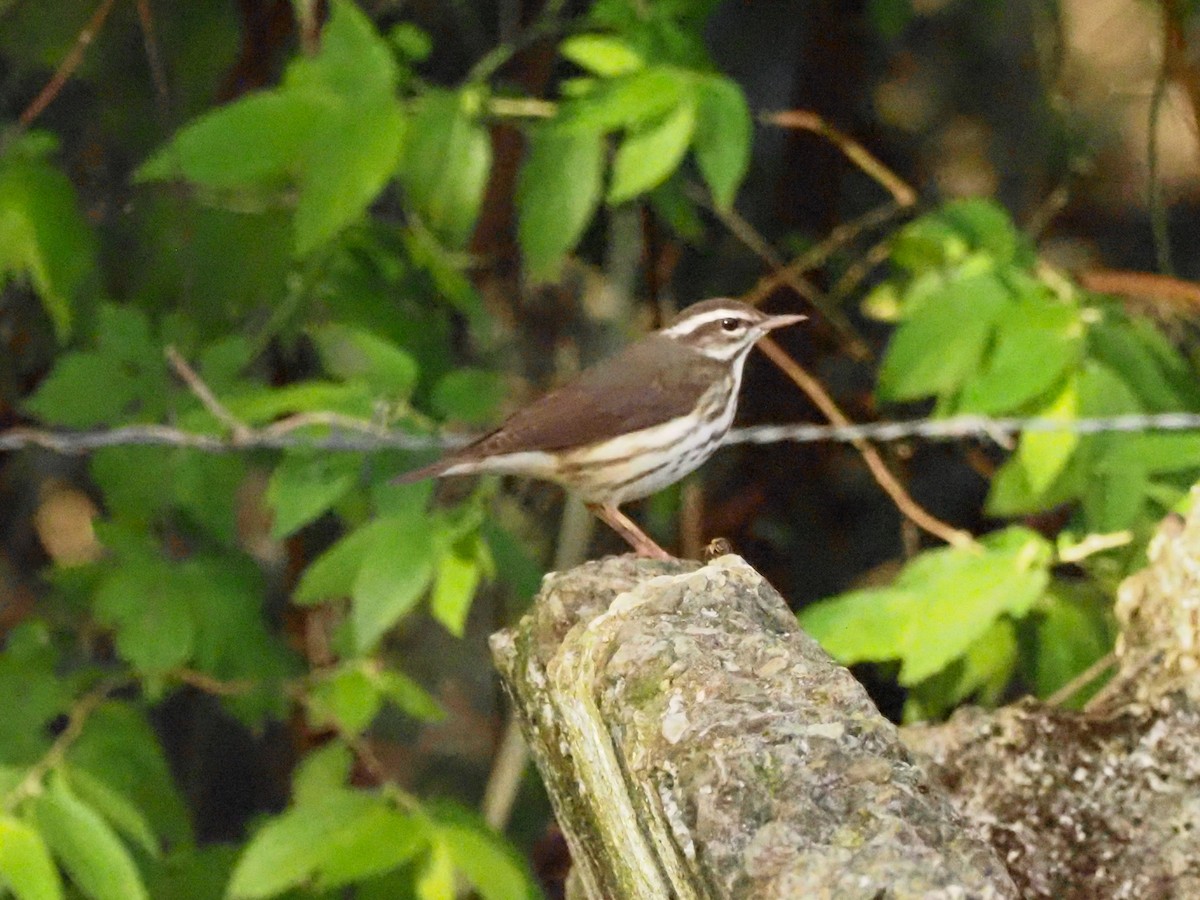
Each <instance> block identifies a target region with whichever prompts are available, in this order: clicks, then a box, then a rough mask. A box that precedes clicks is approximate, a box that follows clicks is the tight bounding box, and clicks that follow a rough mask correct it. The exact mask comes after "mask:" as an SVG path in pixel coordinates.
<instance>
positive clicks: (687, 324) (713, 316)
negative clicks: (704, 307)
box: [662, 309, 754, 337]
mask: <svg viewBox="0 0 1200 900" xmlns="http://www.w3.org/2000/svg"><path fill="white" fill-rule="evenodd" d="M722 319H737V320H738V321H739V322H741V323H743V324H744V325H745V326H746V327H747V328H748V327H750V326H751V325H753V324H754V323H753V322H752V321H750V320H749V319H748V318H747V317H746V314H745V312H743V311H742V310H740V309H710V310H709V311H708V312H706V313H703V314H701V315H698V316H693V317H692V318H690V319H684V320H683V321H682V322H678V323H676V324H675V325H672V326H671V327H670V328H664V329H663V330H662V333H663V334H665V335H668V336H670V337H682V336H683V335H685V334H691V333H692V332H693V331H695V330H696V329H698V328H703V327H704V326H705V325H711V324H712V323H713V322H719V321H721V320H722Z"/></svg>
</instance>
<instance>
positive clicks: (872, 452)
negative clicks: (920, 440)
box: [758, 337, 977, 547]
mask: <svg viewBox="0 0 1200 900" xmlns="http://www.w3.org/2000/svg"><path fill="white" fill-rule="evenodd" d="M758 346H759V347H760V348H761V349H762V351H763V352H764V353H766V354H767V356H768V357H769V358H770V359H771V361H772V362H773V363H775V365H777V366H779V368H780V369H782V370H783V372H784V374H785V375H787V376H788V377H789V378H790V379H792V381H793V382H795V384H796V386H797V387H799V388H800V390H802V391H804V393H805V394H807V395H808V397H809V399H810V400H812V401H813V403H815V404H816V405H817V407H818V408H819V409H820V410H821V412H822V413H823V414H824V415H825V418H827V419H828V420H829V421H830V422H832V423H833V424H834V425H841V426H846V425H849V424H850V420H849V419H848V418H847V417H846V415H845V413H843V412H842V411H841V409H839V408H838V405H837V404H836V403H834V401H833V398H832V397H830V396H829V394H828V393H826V391H825V388H823V387H822V386H821V383H820V382H819V381H817V380H816V379H815V378H813V377H812V376H811V375H809V374H808V372H807V371H805V369H804V367H803V366H801V365H800V364H799V363H798V362H796V361H795V360H794V359H792V358H791V357H790V356H788V354H787V352H786V351H785V350H784V349H783V348H782V347H780V346H779V345H778V344H777V343H775V341H773V340H771V338H769V337H765V338H763V339H762V340H760V341H759V342H758ZM851 443H852V444H853V445H854V449H856V450H857V451H858V452H859V454H861V456H862V458H863V460H864V461H865V462H866V464H867V468H868V469H870V470H871V474H872V475H873V476H874V477H875V480H876V481H877V482H878V483H879V486H880V487H881V488H883V490H884V492H885V493H886V494H887V495H888V496H889V497H891V498H892V502H893V503H895V504H896V508H897V509H899V510H900V512H901V514H902V515H904V516H905V517H906V518H907V519H908V520H909V521H911V522H912V523H913V524H914V525H916V526H917V527H918V528H920V529H922V530H923V531H926V532H928V533H929V534H932V535H933V536H934V537H936V538H939V539H940V540H943V541H945V542H946V543H947V544H950V545H951V546H952V547H975V546H977V545H976V542H975V538H973V537H972V536H971V534H970V532H967V531H962V530H960V529H958V528H954V527H952V526H950V525H948V524H946V523H945V522H943V521H942V520H941V519H938V518H937V517H935V516H933V515H931V514H930V513H928V512H926V511H925V510H924V509H923V508H922V507H921V506H920V505H918V504H917V502H916V501H915V500H913V498H912V497H911V496H910V495H909V493H908V491H907V490H905V489H904V485H902V484H901V483H900V481H899V479H898V478H896V476H895V475H894V474H892V470H891V469H889V468H888V467H887V464H886V463H885V462H884V461H883V457H882V456H880V455H879V451H878V450H876V449H875V448H874V447H873V446H871V445H870V444H869V443H867V441H866V440H864V439H863V438H858V439H856V440H852V441H851Z"/></svg>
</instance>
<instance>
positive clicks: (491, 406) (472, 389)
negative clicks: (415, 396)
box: [430, 368, 505, 425]
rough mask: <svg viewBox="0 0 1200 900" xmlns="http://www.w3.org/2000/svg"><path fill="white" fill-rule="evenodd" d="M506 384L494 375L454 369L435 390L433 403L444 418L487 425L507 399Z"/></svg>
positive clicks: (479, 370)
mask: <svg viewBox="0 0 1200 900" xmlns="http://www.w3.org/2000/svg"><path fill="white" fill-rule="evenodd" d="M504 394H505V388H504V381H503V379H501V378H500V376H499V375H497V374H496V373H495V372H485V371H483V370H482V369H466V368H464V369H455V370H454V371H453V372H448V373H447V374H446V375H445V376H444V377H443V378H442V379H441V381H439V382H438V383H437V384H436V385H435V386H434V389H433V395H432V397H431V398H430V402H431V403H432V405H433V408H434V409H435V410H436V411H437V412H438V413H440V414H441V415H442V416H444V417H446V418H448V419H454V420H456V421H460V422H466V423H467V424H470V425H485V424H487V423H488V422H489V421H491V420H492V419H493V418H494V416H495V414H496V407H497V406H499V405H500V401H501V400H503V399H504Z"/></svg>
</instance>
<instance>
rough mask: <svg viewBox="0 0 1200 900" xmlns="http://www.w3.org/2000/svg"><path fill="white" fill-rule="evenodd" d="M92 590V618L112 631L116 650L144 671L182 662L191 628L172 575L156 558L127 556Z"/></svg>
mask: <svg viewBox="0 0 1200 900" xmlns="http://www.w3.org/2000/svg"><path fill="white" fill-rule="evenodd" d="M122 562H123V565H122V566H121V568H119V569H117V570H116V571H113V572H111V573H110V574H108V575H107V576H106V577H105V578H104V580H103V581H102V582H101V583H100V586H99V587H98V588H97V590H96V597H95V601H94V609H95V613H96V618H97V619H98V620H99V621H100V623H101V624H103V625H106V626H108V627H110V628H112V629H114V631H115V632H116V647H117V652H118V653H120V654H121V656H122V657H123V658H124V659H126V660H128V661H129V663H130V664H131V665H133V666H134V667H135V668H137V669H139V670H140V671H142V672H146V673H151V674H153V673H162V672H165V671H167V670H169V669H173V668H175V667H177V666H180V665H183V663H185V662H186V661H187V659H188V657H189V656H190V655H191V652H192V646H193V641H194V639H195V633H196V626H195V622H194V621H193V619H192V614H191V610H190V609H189V607H188V603H187V599H186V597H184V596H183V595H182V593H181V591H180V584H179V582H178V580H177V579H176V578H175V573H174V572H172V570H171V569H170V567H169V566H168V565H167V564H166V563H164V562H163V561H161V560H156V559H151V558H148V557H142V558H126V559H124V560H122Z"/></svg>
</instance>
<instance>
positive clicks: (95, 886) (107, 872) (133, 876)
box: [33, 776, 149, 900]
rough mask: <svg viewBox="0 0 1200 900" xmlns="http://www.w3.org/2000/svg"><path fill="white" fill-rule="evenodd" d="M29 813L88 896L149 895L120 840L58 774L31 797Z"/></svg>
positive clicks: (107, 899) (130, 898)
mask: <svg viewBox="0 0 1200 900" xmlns="http://www.w3.org/2000/svg"><path fill="white" fill-rule="evenodd" d="M33 813H34V819H35V820H36V822H37V826H38V830H39V831H40V832H41V834H42V837H43V838H44V839H45V841H46V843H47V844H48V845H49V846H50V849H51V850H52V851H53V853H54V855H55V857H56V858H57V859H58V860H59V861H60V862H61V863H62V865H63V867H64V868H65V869H66V870H67V873H68V874H69V875H70V876H71V879H72V881H74V882H75V884H77V885H78V886H79V888H80V890H82V891H83V892H84V893H85V894H87V895H88V896H89V897H91V898H93V900H140V898H147V900H148V898H149V894H147V892H146V887H145V885H144V884H143V883H142V876H141V875H140V874H139V872H138V869H137V866H136V865H135V864H134V862H133V859H132V858H131V857H130V855H129V851H128V850H126V849H125V845H124V844H122V843H121V840H120V838H118V837H117V835H116V834H115V833H114V832H113V830H112V829H111V828H110V827H109V826H108V823H107V822H105V821H104V819H102V818H101V817H100V815H99V814H98V813H96V812H95V810H93V809H92V808H91V807H90V806H88V805H86V804H84V803H83V802H82V801H81V800H79V798H77V797H76V796H75V795H74V794H72V793H71V791H70V790H69V789H68V788H67V786H66V784H65V783H64V782H63V780H62V778H61V777H53V776H52V777H51V779H50V783H49V786H48V788H47V789H46V791H44V792H43V793H42V794H40V795H38V797H37V798H36V799H35V800H34V802H33Z"/></svg>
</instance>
